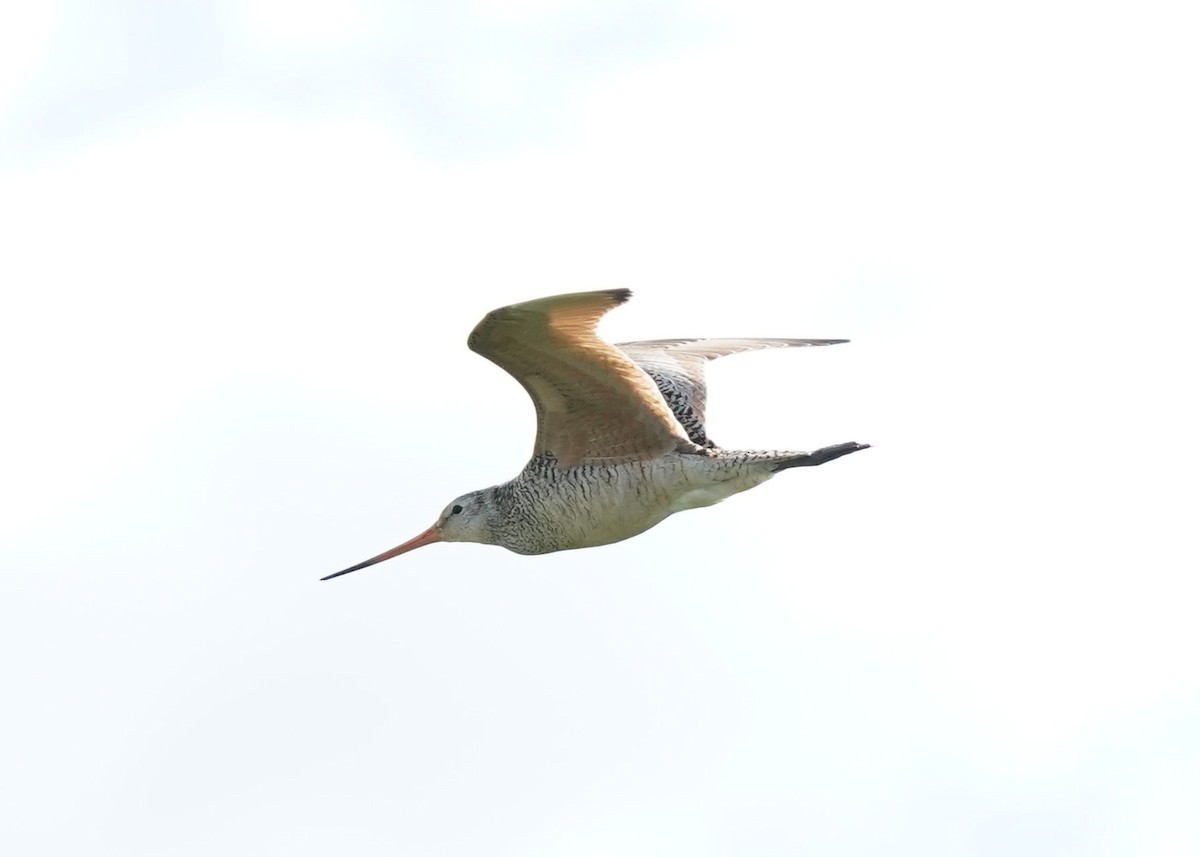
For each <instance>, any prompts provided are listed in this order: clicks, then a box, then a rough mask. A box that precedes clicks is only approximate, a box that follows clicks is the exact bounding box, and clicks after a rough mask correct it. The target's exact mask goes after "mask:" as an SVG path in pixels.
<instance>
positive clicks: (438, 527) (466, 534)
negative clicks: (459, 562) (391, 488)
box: [321, 490, 493, 580]
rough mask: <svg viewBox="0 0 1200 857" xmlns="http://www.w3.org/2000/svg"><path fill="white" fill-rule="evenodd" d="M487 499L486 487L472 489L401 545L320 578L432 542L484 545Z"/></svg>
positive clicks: (488, 515) (488, 510)
mask: <svg viewBox="0 0 1200 857" xmlns="http://www.w3.org/2000/svg"><path fill="white" fill-rule="evenodd" d="M489 499H490V495H489V493H488V491H487V490H484V491H472V492H471V493H469V494H463V495H462V496H461V497H456V498H454V500H453V501H452V502H451V503H450V504H449V505H447V506H446V508H445V509H443V510H442V514H441V515H439V516H438V519H437V521H436V522H434V525H433V526H432V527H430V528H429V529H427V530H426V531H425V532H423V533H421V534H420V535H418V536H415V537H413V538H411V539H409V540H408V541H406V542H405V543H404V544H401V545H396V547H394V548H392V549H391V550H387V551H384V552H383V553H381V554H379V556H373V557H371V558H370V559H368V560H364V561H362V562H360V563H358V564H357V565H352V566H350V567H349V568H344V569H342V570H341V571H339V572H335V573H334V574H330V575H328V576H327V577H322V578H321V579H322V580H329V579H330V578H333V577H340V576H341V575H343V574H349V573H350V572H352V571H358V570H359V569H360V568H366V567H367V566H370V565H375V564H376V563H379V562H383V561H384V560H388V559H391V558H392V557H396V556H400V554H402V553H408V552H409V551H411V550H415V549H416V548H420V547H424V546H425V545H431V544H433V543H434V542H479V543H483V544H486V543H488V542H489V541H491V539H490V538H489V536H490V533H491V528H490V527H489V526H488V524H489V521H490V519H491V514H492V508H493V504H492V503H490V502H489Z"/></svg>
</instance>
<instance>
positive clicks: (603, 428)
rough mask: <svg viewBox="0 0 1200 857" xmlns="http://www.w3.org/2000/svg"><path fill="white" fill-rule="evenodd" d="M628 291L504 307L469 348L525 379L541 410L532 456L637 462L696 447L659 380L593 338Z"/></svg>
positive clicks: (564, 463)
mask: <svg viewBox="0 0 1200 857" xmlns="http://www.w3.org/2000/svg"><path fill="white" fill-rule="evenodd" d="M630 294H631V292H630V291H629V290H628V289H611V290H607V291H598V292H579V293H576V294H569V295H558V296H556V297H550V298H541V299H539V300H533V301H526V302H524V303H519V304H513V305H512V306H507V307H502V308H500V309H497V310H493V311H492V312H490V313H488V314H487V315H486V316H485V317H484V319H483V321H481V322H479V324H478V325H476V327H475V329H474V330H473V331H471V336H470V338H469V339H468V340H467V345H468V347H470V349H471V350H472V351H475V352H477V353H479V354H482V355H483V356H484V357H486V358H487V359H488V360H491V361H492V362H493V363H495V364H496V365H497V366H499V367H500V368H502V369H504V370H505V371H506V372H508V373H509V374H510V375H512V376H513V377H514V378H516V379H517V381H519V382H520V383H521V386H522V387H524V388H525V390H526V392H528V393H529V397H530V398H531V399H533V405H534V408H535V409H536V410H537V423H538V424H537V440H536V441H535V443H534V455H543V456H549V457H552V458H554V459H555V460H556V461H557V463H558V466H560V467H573V466H575V465H577V464H580V463H584V462H588V461H597V460H602V461H619V460H623V461H637V460H642V459H651V458H656V457H657V456H659V455H662V454H663V453H665V452H668V451H670V450H672V449H676V448H679V447H685V448H693V449H694V446H693V445H692V443H691V441H689V439H688V436H687V433H686V432H685V431H684V429H683V427H682V426H681V425H680V424H679V422H678V421H677V420H676V419H675V417H674V416H673V415H672V412H671V409H670V408H669V407H668V406H667V403H666V401H665V400H664V399H663V397H662V394H661V393H660V392H659V389H658V387H657V386H655V383H654V381H652V380H651V378H650V376H649V375H647V374H646V373H645V372H644V371H643V370H642V369H641V368H639V367H638V365H637V364H636V363H635V362H634V361H633V360H632V359H630V357H629V356H627V355H626V354H625V353H623V352H622V351H620V350H619V349H617V348H616V347H615V346H613V345H610V344H609V343H607V342H604V341H603V340H602V339H600V338H599V337H598V336H596V322H597V321H599V319H600V317H601V316H602V315H604V313H606V312H608V311H609V310H610V309H612V308H613V307H615V306H619V305H620V304H622V303H624V302H625V301H627V300H628V299H629V297H630Z"/></svg>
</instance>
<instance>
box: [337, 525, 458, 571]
mask: <svg viewBox="0 0 1200 857" xmlns="http://www.w3.org/2000/svg"><path fill="white" fill-rule="evenodd" d="M441 540H442V531H441V530H440V529H438V525H437V524H434V525H433V526H432V527H430V528H429V529H428V530H426V531H425V532H423V533H421V535H419V536H417V537H415V538H411V539H409V540H408V541H406V542H405V543H404V544H402V545H396V546H395V547H394V548H392V549H391V550H388V551H384V552H383V553H381V554H380V555H379V556H373V557H371V558H370V559H367V560H363V561H362V562H360V563H359V564H358V565H352V566H350V567H349V568H343V569H342V570H341V571H336V572H334V573H333V574H331V575H328V576H327V577H322V578H321V579H322V580H332V579H333V578H335V577H341V576H342V575H343V574H349V573H350V572H352V571H358V570H359V569H360V568H366V567H367V566H369V565H374V564H375V563H377V562H383V561H384V560H385V559H391V558H392V557H394V556H400V554H402V553H408V552H409V551H410V550H415V549H416V548H420V547H424V546H425V545H431V544H433V543H434V542H440V541H441Z"/></svg>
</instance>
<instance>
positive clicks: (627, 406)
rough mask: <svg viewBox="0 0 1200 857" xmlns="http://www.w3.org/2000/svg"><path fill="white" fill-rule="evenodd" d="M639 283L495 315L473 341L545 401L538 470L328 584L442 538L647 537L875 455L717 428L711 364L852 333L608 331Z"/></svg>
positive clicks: (461, 504) (454, 509) (534, 462)
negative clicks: (729, 501)
mask: <svg viewBox="0 0 1200 857" xmlns="http://www.w3.org/2000/svg"><path fill="white" fill-rule="evenodd" d="M631 294H632V293H631V292H630V291H629V290H628V289H609V290H605V291H595V292H578V293H574V294H568V295H557V296H555V297H549V298H541V299H539V300H532V301H525V302H524V303H519V304H513V305H512V306H506V307H501V308H500V309H497V310H493V311H492V312H490V313H488V314H487V315H486V316H485V317H484V319H483V321H481V322H479V324H478V325H476V327H475V329H474V330H473V331H471V336H470V338H469V339H468V340H467V346H468V347H469V348H470V349H471V350H472V351H475V352H476V353H478V354H482V355H483V356H484V357H486V358H487V359H488V360H491V361H492V362H493V363H495V364H496V365H497V366H499V367H500V368H501V369H503V370H505V371H506V372H508V373H509V374H510V375H512V376H513V377H514V378H516V379H517V380H518V381H519V382H520V383H521V386H522V387H524V388H525V391H526V392H527V393H529V396H530V398H531V399H533V405H534V408H535V409H536V411H537V438H536V439H535V441H534V445H533V457H532V458H530V460H529V463H528V464H526V465H525V469H524V470H522V471H521V472H520V473H519V474H517V476H516V478H514V479H510V480H509V481H508V482H505V483H503V484H501V485H493V486H492V487H491V488H483V489H481V490H479V491H472V492H470V493H468V494H464V495H462V496H461V497H458V498H456V499H455V500H454V501H453V502H451V503H450V504H449V505H448V506H446V508H445V509H444V510H443V511H442V514H441V515H439V516H438V519H437V521H436V522H435V523H434V525H433V526H432V527H430V528H429V529H427V530H425V532H423V533H421V534H420V535H418V536H416V537H415V538H412V539H410V540H408V541H407V542H405V543H404V544H401V545H397V546H396V547H394V548H392V549H391V550H388V551H385V552H383V553H381V554H379V555H378V556H375V557H372V558H371V559H368V560H365V561H363V562H360V563H358V564H357V565H352V566H350V567H349V568H347V569H343V570H342V571H339V572H336V573H335V574H331V575H329V576H327V577H323V578H321V579H322V580H329V579H331V578H334V577H338V576H339V575H343V574H349V573H350V572H352V571H357V570H358V569H360V568H366V567H367V566H370V565H374V564H375V563H378V562H383V561H384V560H386V559H391V558H392V557H396V556H400V555H401V554H403V553H407V552H409V551H411V550H414V549H415V548H419V547H423V546H424V545H429V544H433V543H434V542H478V543H482V544H490V545H500V546H501V547H505V548H508V549H509V550H511V551H514V552H516V553H520V554H541V553H550V552H552V551H560V550H569V549H572V548H586V547H594V546H596V545H605V544H610V543H612V542H619V541H621V540H623V539H627V538H630V537H631V536H636V535H638V534H639V533H643V532H645V531H646V530H648V529H650V528H651V527H653V526H654V525H655V524H657V523H659V522H660V521H662V520H664V519H665V518H667V517H668V516H669V515H673V514H675V513H676V512H682V511H684V510H685V509H697V508H700V507H701V506H711V505H712V504H713V503H719V502H720V501H722V500H724V499H725V498H726V497H729V496H731V495H733V494H737V493H738V492H740V491H745V490H747V489H748V488H753V487H754V486H756V485H760V484H762V483H763V482H766V481H767V480H768V479H770V478H771V477H772V476H774V475H775V474H776V473H778V472H779V471H781V470H787V469H789V468H792V467H812V466H815V465H818V464H824V463H825V462H827V461H833V460H834V459H835V458H841V457H842V456H843V455H848V454H849V453H851V452H858V451H859V450H860V449H867V448H868V445H867V444H864V443H854V442H850V443H839V444H836V445H835V446H826V447H823V448H821V449H818V450H816V451H814V452H781V451H741V450H729V449H721V448H720V447H718V446H717V445H716V444H715V443H713V442H712V440H711V439H710V438H709V437H708V435H707V433H706V432H705V429H704V399H705V384H704V364H705V363H706V362H707V361H709V360H713V359H716V358H717V357H724V356H725V355H727V354H737V353H739V352H742V351H755V350H758V349H762V348H794V347H798V346H810V345H836V344H838V343H842V342H846V341H848V340H845V339H656V340H650V341H646V342H622V343H618V344H616V345H612V344H609V343H607V342H605V341H604V340H602V339H600V338H599V337H598V336H597V335H596V323H597V322H598V321H599V320H600V317H601V316H603V315H604V314H605V313H606V312H608V311H609V310H610V309H612V308H613V307H615V306H619V305H620V304H623V303H624V302H625V301H627V300H629V297H630V295H631Z"/></svg>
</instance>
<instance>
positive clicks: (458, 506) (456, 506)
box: [450, 503, 462, 515]
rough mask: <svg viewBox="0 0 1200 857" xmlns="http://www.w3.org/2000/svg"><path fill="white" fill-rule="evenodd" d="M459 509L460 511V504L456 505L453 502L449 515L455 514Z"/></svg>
mask: <svg viewBox="0 0 1200 857" xmlns="http://www.w3.org/2000/svg"><path fill="white" fill-rule="evenodd" d="M461 511H462V506H460V505H458V504H457V503H455V504H454V505H453V506H451V507H450V514H451V515H457V514H458V513H459V512H461Z"/></svg>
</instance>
